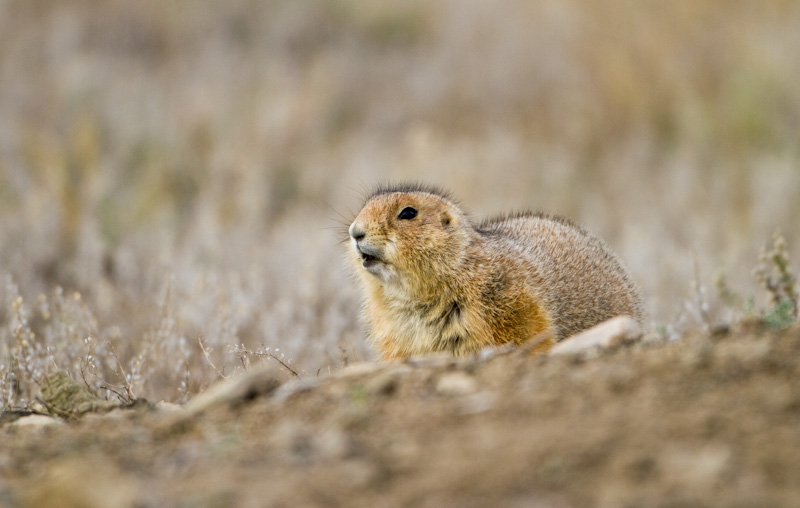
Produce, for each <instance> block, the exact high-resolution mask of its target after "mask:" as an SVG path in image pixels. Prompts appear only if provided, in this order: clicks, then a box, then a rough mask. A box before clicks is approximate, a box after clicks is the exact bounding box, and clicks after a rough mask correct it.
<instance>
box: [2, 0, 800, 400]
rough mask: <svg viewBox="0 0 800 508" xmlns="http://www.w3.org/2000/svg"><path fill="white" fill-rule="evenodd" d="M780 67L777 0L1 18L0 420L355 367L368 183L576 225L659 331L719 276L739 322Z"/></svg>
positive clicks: (797, 156)
mask: <svg viewBox="0 0 800 508" xmlns="http://www.w3.org/2000/svg"><path fill="white" fill-rule="evenodd" d="M798 53H800V4H798V3H797V2H793V1H789V0H775V1H772V2H767V3H764V2H751V1H743V2H728V1H722V0H702V1H694V0H691V1H690V0H678V1H674V2H661V3H657V2H619V1H615V2H612V1H610V0H599V1H589V0H566V1H561V2H553V1H536V2H528V1H523V0H504V1H501V2H477V1H472V0H468V1H455V0H443V1H440V2H422V1H420V0H409V1H407V2H394V1H389V0H377V1H369V2H368V1H365V0H323V1H316V0H315V1H311V0H270V1H266V2H256V1H254V0H232V1H227V2H221V1H216V0H204V1H198V2H167V3H165V2H159V1H155V0H143V1H140V2H133V3H131V2H121V1H117V0H113V1H108V2H102V3H96V2H86V1H81V0H62V1H59V2H55V1H50V0H42V1H37V2H24V1H21V0H9V1H6V2H2V3H0V112H2V114H0V277H2V280H3V283H4V287H5V290H4V291H3V292H2V294H0V324H2V329H1V330H2V331H0V344H2V346H1V347H2V358H3V367H2V369H3V370H2V371H1V372H0V374H2V379H3V382H4V386H3V388H2V389H0V391H2V393H3V395H2V397H3V399H4V400H5V401H6V403H8V404H10V403H19V402H21V401H22V402H24V401H25V400H27V399H26V397H30V396H31V394H30V393H28V392H29V391H30V387H31V386H32V381H35V379H36V378H37V377H41V376H42V375H44V374H45V373H46V372H45V371H52V370H54V369H55V368H56V367H58V368H62V369H68V370H71V371H72V373H73V374H75V373H76V372H77V371H78V370H80V369H81V368H83V370H84V372H90V371H91V372H94V373H95V374H94V375H93V376H92V375H89V376H88V377H89V378H91V379H90V382H92V383H95V385H96V386H95V388H97V387H99V386H101V385H103V384H104V383H105V384H106V385H107V384H114V383H116V384H117V385H120V384H121V385H123V386H124V385H125V384H126V383H128V384H131V383H132V384H133V385H135V386H133V385H131V386H126V388H132V389H133V390H134V392H135V393H137V394H139V395H143V396H147V397H153V398H169V399H173V400H180V399H181V398H182V397H185V396H186V395H187V394H190V393H193V392H195V391H197V390H199V389H202V387H203V386H205V385H207V384H208V383H209V382H211V381H212V380H213V379H214V378H215V377H217V376H218V375H219V374H218V373H217V370H219V372H224V373H225V374H226V375H227V374H228V373H230V372H232V371H233V370H234V369H236V368H245V366H246V362H244V361H243V360H242V356H241V355H237V354H236V351H242V350H246V351H253V352H256V353H257V352H258V351H259V350H263V351H268V350H269V349H268V348H273V350H274V348H280V350H281V352H282V353H283V354H285V355H286V358H289V359H291V361H292V362H294V365H295V367H296V368H298V369H300V370H304V369H305V371H306V372H312V373H313V372H316V371H318V369H320V368H325V367H328V366H334V367H335V366H338V365H341V364H342V363H344V362H345V361H354V360H358V359H365V358H369V357H370V352H369V348H368V346H367V345H366V344H365V343H364V340H363V338H362V335H361V328H360V326H359V324H358V321H357V315H358V301H357V295H356V294H355V291H354V288H353V287H352V286H353V284H352V283H351V281H350V280H349V277H348V273H347V269H346V267H344V266H343V262H342V260H341V257H342V255H341V252H342V247H341V246H340V245H338V242H339V239H340V236H341V235H337V232H338V233H341V224H340V222H342V218H341V216H344V217H345V218H347V217H348V216H350V215H352V213H353V212H355V208H356V207H358V206H359V204H360V202H361V196H362V195H363V192H364V190H365V189H367V188H369V187H371V186H373V185H375V184H376V183H378V182H381V181H385V180H387V179H395V180H398V179H403V180H408V179H419V180H425V181H428V182H431V183H435V184H440V185H442V186H444V187H447V188H450V189H452V190H453V192H454V193H455V194H456V195H457V196H459V197H460V198H461V200H462V201H463V202H464V203H466V204H467V206H468V207H469V208H470V209H471V211H473V212H474V213H475V214H476V215H483V214H488V213H497V212H500V211H503V210H506V209H508V208H516V209H519V208H529V207H530V208H544V209H548V210H551V211H554V212H558V213H563V214H566V215H569V216H572V217H573V218H575V219H577V220H578V221H581V222H584V223H585V224H586V225H587V226H588V227H589V228H590V229H592V230H594V231H595V232H597V233H598V234H600V235H601V236H603V237H605V238H606V239H607V240H608V241H609V242H610V243H611V244H612V245H613V246H614V247H615V248H616V249H617V250H618V251H619V252H620V254H621V255H622V257H623V258H624V259H625V260H626V261H627V262H628V264H629V267H630V268H631V270H632V271H633V272H634V275H635V276H636V278H637V279H638V280H639V281H640V283H641V285H642V286H643V288H644V292H645V294H646V296H647V301H648V305H649V309H650V312H651V316H652V318H653V321H654V323H656V324H658V325H659V329H662V330H666V329H680V328H682V327H687V326H691V325H692V323H694V324H698V323H701V322H702V321H703V318H702V316H703V315H704V313H706V311H697V309H694V310H693V311H692V310H691V309H690V311H687V308H686V302H697V301H699V300H698V299H697V298H696V295H697V294H700V289H701V288H704V287H705V286H706V282H707V280H708V279H710V277H711V275H712V274H713V273H718V272H719V273H724V274H725V278H724V283H725V288H726V291H727V293H725V295H727V296H728V297H730V298H738V299H739V302H740V303H741V302H745V301H747V300H748V296H749V295H752V298H750V300H752V299H753V298H755V299H757V302H760V301H761V298H762V296H763V295H762V294H761V293H760V292H759V283H760V282H763V280H764V279H763V278H762V279H758V278H754V277H752V276H751V273H750V269H751V268H752V267H753V265H754V260H755V259H757V256H758V247H759V246H760V245H762V244H763V243H764V242H765V241H766V239H767V238H769V235H770V234H771V232H772V231H775V230H776V229H781V230H782V231H783V232H784V237H785V245H784V250H786V251H788V249H789V248H791V247H792V246H797V245H798V244H799V243H800V238H799V237H798V228H797V226H796V218H797V217H798V216H800V199H798V197H800V195H799V194H798V192H800V153H799V152H800V145H799V144H798V142H797V139H798V132H800V88H798V87H797V86H796V83H797V82H798V80H800V59H798V58H797V55H798ZM331 228H333V231H331ZM337 228H338V229H337ZM786 246H788V247H786ZM795 248H796V247H795ZM787 259H788V258H787ZM62 288H63V289H62ZM65 295H73V296H74V297H73V296H65ZM75 295H77V296H75ZM165 295H168V296H165ZM731 295H743V296H731ZM724 299H725V297H724V296H723V297H722V299H721V301H722V300H724ZM784 300H786V299H784ZM795 302H796V300H795ZM767 303H768V308H770V309H773V311H771V312H773V313H775V316H774V317H775V319H777V320H778V321H780V320H781V319H783V318H786V317H787V316H789V314H787V312H790V311H791V309H788V308H786V309H784V307H782V305H783V306H785V305H787V304H783V303H781V302H767ZM721 305H723V307H724V306H725V305H724V304H721ZM737 305H738V304H737ZM754 305H755V306H758V305H761V307H763V305H762V304H760V303H754ZM795 305H796V303H795ZM54 306H56V307H58V308H59V309H61V310H60V311H59V312H58V313H53V311H52V308H53V307H54ZM690 307H696V305H695V304H694V303H691V305H690ZM48 308H49V309H51V310H49V311H46V310H47V309H48ZM727 308H732V307H730V306H728V307H727ZM737 308H740V307H737ZM759 308H760V307H759ZM764 308H767V307H764ZM778 309H784V310H778ZM784 311H785V312H784ZM737 312H738V311H737ZM742 312H744V311H742ZM796 312H797V310H796V308H795V309H794V313H795V319H796ZM784 314H785V315H784ZM706 315H707V313H706ZM729 318H732V317H731V316H729ZM784 321H785V320H784ZM782 322H783V321H782ZM200 336H202V337H203V341H204V344H206V346H207V348H208V354H207V355H206V354H204V353H203V352H202V351H201V349H200V347H199V345H198V344H197V339H198V337H200ZM87 337H91V338H92V339H91V341H90V343H92V344H97V345H96V346H93V347H96V348H100V349H96V350H95V353H93V357H94V358H96V359H97V358H99V360H97V361H98V362H99V363H97V364H96V365H94V366H93V367H92V368H91V369H90V368H89V366H88V365H86V357H87V354H88V353H87V349H86V348H87V342H86V339H87ZM110 346H113V348H114V350H115V351H116V352H117V353H115V355H116V356H115V355H111V352H110V351H111V350H110V349H109V348H110ZM21 355H22V356H21ZM251 356H252V355H251ZM345 359H347V360H345ZM267 361H269V360H267ZM26 362H32V363H28V364H27V365H28V367H30V369H28V370H25V371H24V372H23V370H24V369H23V367H25V365H26ZM210 363H213V367H212V366H211V365H210ZM28 367H25V368H28ZM276 368H278V369H280V368H281V367H280V366H277V367H276ZM137 369H138V370H137ZM123 371H125V372H126V373H127V374H126V375H123V374H122V372H123ZM136 376H138V377H136ZM128 377H129V378H128ZM180 387H182V388H180Z"/></svg>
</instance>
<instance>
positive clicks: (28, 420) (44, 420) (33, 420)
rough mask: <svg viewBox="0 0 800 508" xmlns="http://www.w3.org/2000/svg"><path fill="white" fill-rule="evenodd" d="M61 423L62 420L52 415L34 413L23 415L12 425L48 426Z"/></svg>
mask: <svg viewBox="0 0 800 508" xmlns="http://www.w3.org/2000/svg"><path fill="white" fill-rule="evenodd" d="M59 423H61V421H60V420H56V419H55V418H53V417H52V416H47V415H37V414H33V415H30V416H23V417H22V418H20V419H18V420H16V421H15V422H14V423H12V424H11V425H12V426H14V427H47V426H50V425H57V424H59Z"/></svg>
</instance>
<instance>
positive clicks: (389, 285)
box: [348, 185, 643, 360]
mask: <svg viewBox="0 0 800 508" xmlns="http://www.w3.org/2000/svg"><path fill="white" fill-rule="evenodd" d="M348 232H349V234H350V244H351V249H350V257H351V259H352V264H353V267H354V269H355V271H356V273H357V274H358V278H359V279H360V280H361V282H362V286H363V290H364V298H363V312H364V315H365V317H366V322H367V325H368V330H369V335H370V337H371V339H372V341H373V343H374V345H375V347H376V348H377V350H378V352H379V354H380V356H381V357H382V358H383V359H385V360H399V359H404V358H408V357H412V356H419V355H424V354H428V353H435V352H448V353H451V354H453V355H455V356H467V355H470V354H473V353H475V352H477V351H480V350H481V349H483V348H486V347H490V346H501V345H504V344H507V343H512V344H516V345H521V344H524V343H526V342H528V341H530V340H532V339H534V338H536V340H537V341H540V342H541V345H540V347H539V349H545V350H546V349H547V348H548V347H549V346H551V345H552V344H553V343H554V342H555V341H558V340H562V339H564V338H566V337H569V336H571V335H573V334H575V333H577V332H580V331H582V330H585V329H587V328H590V327H592V326H594V325H596V324H598V323H601V322H603V321H605V320H607V319H610V318H612V317H614V316H618V315H629V316H632V317H634V318H635V319H636V320H637V321H639V322H640V323H641V322H642V319H643V311H642V303H641V299H640V296H639V291H638V289H637V287H636V285H635V284H634V282H633V280H632V278H631V277H630V275H629V274H628V272H627V271H626V269H625V268H624V267H623V266H622V263H621V262H620V261H619V259H618V258H617V256H616V255H615V254H614V253H613V252H612V251H611V250H610V248H609V247H608V246H607V245H606V244H605V242H603V241H602V240H600V239H599V238H597V237H596V236H593V235H592V234H590V233H589V232H587V231H586V230H585V229H583V228H582V227H580V226H578V225H576V224H574V223H573V222H571V221H569V220H567V219H564V218H561V217H557V216H552V215H548V214H544V213H538V212H524V213H518V214H513V215H506V216H502V217H497V218H493V219H489V220H485V221H483V222H480V223H473V222H472V220H471V219H470V218H469V217H468V216H467V214H466V213H465V212H464V211H463V210H462V209H461V207H460V206H459V205H458V204H457V203H456V202H455V201H454V200H453V199H452V198H451V197H450V195H449V194H448V193H446V192H444V191H442V190H440V189H436V188H432V187H426V186H422V185H402V186H396V187H384V188H380V189H378V190H376V191H375V192H373V193H372V194H371V195H370V196H369V197H368V198H367V200H366V202H365V204H364V206H363V208H362V209H361V211H360V212H359V213H358V215H357V216H356V218H355V220H354V221H353V223H352V224H351V225H350V228H349V230H348Z"/></svg>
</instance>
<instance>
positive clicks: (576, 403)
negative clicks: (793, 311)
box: [0, 326, 800, 508]
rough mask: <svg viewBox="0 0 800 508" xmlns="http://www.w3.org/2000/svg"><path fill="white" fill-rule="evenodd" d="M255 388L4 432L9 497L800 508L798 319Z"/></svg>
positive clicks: (70, 501)
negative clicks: (780, 325)
mask: <svg viewBox="0 0 800 508" xmlns="http://www.w3.org/2000/svg"><path fill="white" fill-rule="evenodd" d="M273 377H274V376H273ZM256 378H257V379H256V380H255V381H253V382H252V383H251V384H250V385H249V386H250V388H249V389H243V390H239V391H238V392H237V391H228V392H227V393H229V394H230V393H233V394H234V395H233V396H228V397H227V398H226V397H225V396H223V397H222V398H220V399H218V400H216V401H211V402H204V403H203V404H202V405H197V404H195V405H194V406H192V403H191V402H190V404H189V405H188V406H187V407H186V408H182V409H172V410H169V409H160V410H153V409H152V406H148V405H141V406H139V409H127V410H114V411H111V412H110V413H106V414H96V415H95V414H89V415H85V416H82V417H80V418H75V419H72V420H68V421H66V422H63V423H55V424H42V423H41V420H40V421H39V424H37V425H22V424H21V423H22V422H25V421H26V419H27V418H31V417H29V416H24V417H21V418H19V419H18V420H17V421H16V422H14V423H5V424H4V425H3V427H2V429H1V430H0V432H1V433H2V437H0V443H2V444H0V457H1V458H0V478H2V480H0V503H3V502H5V503H6V504H7V505H9V506H37V507H45V508H46V507H50V506H68V507H78V506H90V507H93V506H98V507H99V506H112V507H115V506H118V507H127V506H131V507H132V506H137V507H149V506H153V507H155V506H179V507H216V506H220V507H221V506H225V507H257V506H306V505H311V506H313V505H320V506H339V505H344V506H431V507H434V506H436V507H438V506H526V507H529V506H548V507H570V506H608V507H616V506H620V507H623V506H637V507H639V506H711V505H716V506H759V507H764V506H800V431H798V429H800V382H798V380H800V327H798V326H795V327H793V328H790V329H788V330H785V331H783V332H773V331H769V330H763V329H761V330H752V329H751V330H738V331H733V332H720V333H717V334H715V335H704V334H698V335H693V336H687V337H685V338H683V339H682V340H680V341H677V342H672V343H659V344H647V343H639V344H636V345H634V346H628V347H619V348H616V349H614V350H612V351H607V352H604V353H598V354H590V355H586V354H583V355H578V356H575V355H565V356H560V357H546V358H543V357H538V358H531V357H527V356H523V355H518V354H513V353H512V354H506V355H500V356H496V357H493V358H491V359H488V360H482V361H477V360H476V361H470V362H453V361H450V360H444V359H431V360H428V361H424V362H420V363H417V364H402V365H398V364H393V365H381V364H375V365H362V366H355V367H351V368H348V369H345V370H343V371H341V372H338V373H335V374H333V375H329V376H325V377H319V378H309V379H295V380H291V381H287V382H284V383H283V384H281V385H280V386H278V383H275V382H274V381H271V379H272V378H270V377H269V376H265V374H264V373H263V372H261V373H258V375H257V376H256ZM240 387H241V385H240ZM221 391H222V392H224V390H221ZM220 401H222V402H220ZM53 421H55V420H53ZM46 422H49V420H46ZM107 485H113V486H114V488H108V487H107Z"/></svg>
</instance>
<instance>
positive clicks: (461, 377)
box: [436, 371, 478, 395]
mask: <svg viewBox="0 0 800 508" xmlns="http://www.w3.org/2000/svg"><path fill="white" fill-rule="evenodd" d="M477 390H478V382H477V381H476V380H475V378H474V377H472V376H469V375H467V374H465V373H463V372H461V371H455V372H445V373H444V374H442V375H441V377H439V381H438V382H437V383H436V391H437V392H438V393H439V394H441V395H469V394H471V393H475V392H476V391H477Z"/></svg>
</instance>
